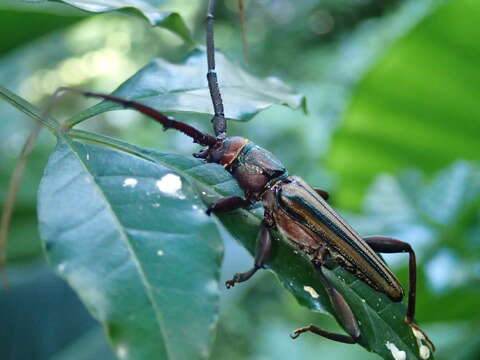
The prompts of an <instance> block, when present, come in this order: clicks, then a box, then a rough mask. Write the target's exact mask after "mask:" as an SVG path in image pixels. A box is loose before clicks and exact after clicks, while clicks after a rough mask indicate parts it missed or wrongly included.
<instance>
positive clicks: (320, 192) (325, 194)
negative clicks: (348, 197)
mask: <svg viewBox="0 0 480 360" xmlns="http://www.w3.org/2000/svg"><path fill="white" fill-rule="evenodd" d="M314 190H315V192H316V193H317V194H318V195H320V196H321V197H322V198H323V200H325V201H327V200H328V198H329V197H330V194H329V193H328V191H325V190H322V189H314Z"/></svg>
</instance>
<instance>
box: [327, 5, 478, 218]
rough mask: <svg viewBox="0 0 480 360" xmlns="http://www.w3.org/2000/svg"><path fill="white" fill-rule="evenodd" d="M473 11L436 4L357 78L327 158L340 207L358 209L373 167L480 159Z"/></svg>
mask: <svg viewBox="0 0 480 360" xmlns="http://www.w3.org/2000/svg"><path fill="white" fill-rule="evenodd" d="M479 13H480V4H479V3H478V2H475V1H470V0H460V1H454V2H451V1H450V2H447V3H446V4H445V5H443V6H441V7H438V9H437V10H436V11H434V12H433V13H432V14H430V15H429V16H427V17H426V18H425V19H424V20H422V21H421V22H420V23H419V24H418V25H417V26H416V27H415V28H414V29H413V30H412V31H410V32H409V33H408V34H407V35H406V36H405V37H404V38H402V39H401V40H400V41H399V42H398V43H397V44H396V45H394V46H393V47H392V48H391V49H389V50H388V51H387V52H386V54H385V56H384V57H383V58H382V59H381V61H380V62H379V63H378V64H377V65H376V66H375V67H373V69H371V71H370V72H369V73H368V74H367V75H366V76H365V78H364V79H363V80H362V81H361V82H360V84H359V86H358V88H357V90H356V91H355V93H354V95H353V98H352V100H351V104H350V106H349V108H348V110H347V112H346V114H345V119H344V122H343V124H342V126H341V127H340V128H339V130H338V132H337V133H336V135H335V136H334V138H333V142H332V148H331V150H330V153H329V155H328V158H327V159H328V165H329V168H330V169H332V170H333V171H334V172H335V173H336V174H337V175H338V179H339V191H338V197H337V198H336V200H338V203H339V204H340V205H341V206H342V207H350V208H352V207H359V203H360V200H361V197H362V195H363V193H364V191H365V189H366V187H367V186H368V184H369V183H370V182H371V181H372V179H373V177H374V176H376V174H378V173H379V172H397V171H399V170H401V169H404V168H406V167H414V168H420V169H422V170H424V171H425V172H427V173H428V174H432V173H433V172H435V171H438V170H440V169H441V168H444V167H446V166H447V165H449V164H450V163H451V162H453V161H454V160H456V159H459V158H463V159H466V160H471V159H479V158H480V147H479V146H478V137H479V135H480V121H479V120H480V119H479V115H478V111H477V107H478V106H477V105H478V99H477V97H476V95H475V94H477V93H478V92H479V89H478V87H479V81H477V80H478V79H479V78H480V69H479V67H478V62H479V59H480V45H479V42H478V37H477V18H478V14H479ZM446 24H448V26H446Z"/></svg>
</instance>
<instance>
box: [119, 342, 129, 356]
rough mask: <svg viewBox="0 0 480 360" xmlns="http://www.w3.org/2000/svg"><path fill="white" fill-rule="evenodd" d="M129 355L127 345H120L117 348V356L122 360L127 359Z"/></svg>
mask: <svg viewBox="0 0 480 360" xmlns="http://www.w3.org/2000/svg"><path fill="white" fill-rule="evenodd" d="M127 355H128V349H127V347H126V346H125V345H118V346H117V356H118V357H119V358H120V359H125V358H126V357H127Z"/></svg>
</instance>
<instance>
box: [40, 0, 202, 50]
mask: <svg viewBox="0 0 480 360" xmlns="http://www.w3.org/2000/svg"><path fill="white" fill-rule="evenodd" d="M44 1H55V2H62V3H65V4H68V5H71V6H74V7H76V8H79V9H82V10H85V11H88V12H92V13H104V12H108V11H113V10H124V11H132V12H135V13H138V14H140V15H142V16H143V17H145V18H146V19H147V20H148V21H149V22H150V24H151V25H152V26H160V27H163V28H165V29H168V30H170V31H172V32H173V33H175V34H177V35H178V36H180V37H181V38H182V39H183V40H184V41H186V42H188V43H190V44H193V40H192V35H191V33H190V30H189V29H188V27H187V25H186V24H185V22H184V21H183V19H182V17H181V16H180V15H179V14H178V13H176V12H165V11H159V10H158V9H157V8H158V6H159V5H160V4H161V3H163V2H165V1H158V0H44Z"/></svg>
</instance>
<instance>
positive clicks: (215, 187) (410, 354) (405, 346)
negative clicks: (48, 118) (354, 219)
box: [71, 131, 420, 359]
mask: <svg viewBox="0 0 480 360" xmlns="http://www.w3.org/2000/svg"><path fill="white" fill-rule="evenodd" d="M71 135H72V136H73V137H75V138H79V139H82V140H83V141H86V140H87V141H95V142H97V143H103V144H105V145H106V146H109V147H112V148H116V149H119V150H121V151H125V152H128V153H131V154H135V155H136V156H142V157H144V158H147V159H150V160H151V161H155V162H156V163H157V164H159V165H160V166H161V167H167V168H169V169H170V170H171V171H174V172H175V173H177V174H179V175H181V176H182V177H185V178H186V179H189V181H190V182H191V183H192V184H194V185H195V186H196V188H197V190H198V194H200V195H201V196H202V198H203V200H204V202H206V203H207V204H210V203H213V202H214V201H216V200H218V199H220V198H221V197H223V196H228V195H239V194H241V192H240V189H239V187H238V185H237V183H236V181H235V180H234V179H233V178H232V177H231V175H230V174H229V173H227V172H226V171H225V170H224V169H223V167H221V166H219V165H216V164H205V163H203V162H201V161H199V160H197V159H194V158H189V157H184V156H180V155H173V154H163V153H159V152H156V151H152V150H146V149H142V148H138V147H135V146H131V145H128V144H125V143H122V142H120V141H117V140H114V139H109V138H105V137H102V136H99V135H94V134H90V133H85V132H81V131H72V132H71ZM261 216H262V212H261V209H257V210H254V211H252V212H249V211H246V210H239V211H236V212H234V213H232V214H227V215H222V216H221V217H219V218H220V220H221V221H222V223H223V225H224V226H225V227H226V228H227V229H228V230H229V232H230V233H231V234H232V235H234V237H235V238H236V239H238V240H239V241H240V242H241V243H242V244H243V245H244V246H245V247H246V248H247V249H248V250H249V251H250V253H252V254H253V252H254V248H255V239H256V236H257V232H258V229H259V224H260V220H261ZM275 235H276V240H277V241H276V243H275V250H274V253H273V256H272V259H271V260H270V261H269V263H268V268H270V269H271V270H272V271H274V272H275V273H276V274H277V276H278V278H279V280H280V281H281V283H282V284H283V285H284V286H285V287H286V288H287V289H288V290H289V291H290V292H291V293H292V294H293V295H294V296H295V297H296V298H297V300H298V301H299V302H300V303H301V304H303V305H304V306H307V307H309V308H310V309H312V310H317V311H321V310H323V309H327V310H328V311H331V308H330V304H329V301H328V298H327V296H326V293H325V291H324V290H323V287H322V285H321V284H320V281H319V280H318V276H317V274H316V272H315V270H314V269H313V267H312V266H311V264H310V263H309V262H308V261H307V260H305V259H303V258H302V257H300V256H298V255H296V254H294V252H293V250H292V249H291V248H290V247H288V246H287V245H286V244H285V243H284V242H282V241H279V240H280V237H279V236H278V234H275ZM239 270H243V269H239ZM232 275H233V274H232ZM328 277H329V278H330V279H331V281H332V282H333V283H334V284H335V286H336V287H337V288H338V290H339V291H340V292H341V293H342V294H343V295H344V296H345V298H346V300H347V301H348V303H349V304H350V306H351V307H352V309H353V311H354V313H355V315H356V316H357V318H358V320H359V321H360V328H361V331H362V334H363V337H362V340H361V345H362V346H364V347H365V348H366V349H368V350H371V351H374V352H376V353H378V354H379V355H381V356H382V357H384V358H385V359H393V357H392V354H391V352H390V350H389V349H388V348H387V346H386V345H387V343H392V344H395V345H396V347H397V348H398V349H399V350H400V351H405V352H406V355H407V358H408V359H420V357H419V356H418V348H417V342H416V339H415V337H414V336H413V334H412V331H411V329H410V328H409V326H408V325H407V324H406V323H405V322H404V320H403V319H404V317H405V313H406V307H405V305H404V304H403V303H393V302H391V301H390V300H389V299H388V298H387V297H386V296H384V295H383V294H379V293H377V292H376V291H374V290H372V289H371V288H370V287H368V286H367V285H366V284H365V283H363V282H361V281H359V280H358V279H356V278H354V277H353V276H352V275H350V274H349V273H347V272H345V271H344V270H342V269H341V268H338V267H337V268H336V269H335V270H334V271H329V272H328ZM239 286H241V285H239ZM308 287H311V288H313V289H315V291H316V292H317V293H318V294H319V297H318V298H317V297H312V296H311V294H310V292H309V291H307V290H309V288H308ZM306 289H307V290H306ZM230 291H235V290H230ZM334 315H335V314H334Z"/></svg>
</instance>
